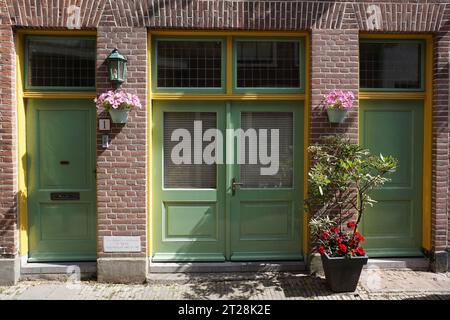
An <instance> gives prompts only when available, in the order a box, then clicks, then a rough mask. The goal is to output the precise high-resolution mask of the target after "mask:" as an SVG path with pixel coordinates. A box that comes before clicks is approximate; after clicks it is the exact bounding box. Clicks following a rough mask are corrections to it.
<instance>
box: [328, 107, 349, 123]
mask: <svg viewBox="0 0 450 320" xmlns="http://www.w3.org/2000/svg"><path fill="white" fill-rule="evenodd" d="M347 112H348V110H347V109H327V114H328V121H330V122H331V123H342V122H344V120H345V117H346V116H347Z"/></svg>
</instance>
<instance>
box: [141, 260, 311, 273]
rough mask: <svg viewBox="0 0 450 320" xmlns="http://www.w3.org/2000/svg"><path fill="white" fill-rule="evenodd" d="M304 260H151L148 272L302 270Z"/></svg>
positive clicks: (303, 269)
mask: <svg viewBox="0 0 450 320" xmlns="http://www.w3.org/2000/svg"><path fill="white" fill-rule="evenodd" d="M305 270H306V263H305V262H304V261H283V262H179V263H177V262H152V261H151V260H150V259H149V273H230V272H286V271H295V272H303V271H305Z"/></svg>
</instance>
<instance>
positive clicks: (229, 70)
mask: <svg viewBox="0 0 450 320" xmlns="http://www.w3.org/2000/svg"><path fill="white" fill-rule="evenodd" d="M226 52H227V57H226V62H227V63H226V81H227V83H226V93H227V95H231V94H233V37H232V36H227V50H226Z"/></svg>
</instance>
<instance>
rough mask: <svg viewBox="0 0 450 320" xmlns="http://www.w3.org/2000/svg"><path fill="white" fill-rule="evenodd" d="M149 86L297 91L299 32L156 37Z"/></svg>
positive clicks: (300, 79)
mask: <svg viewBox="0 0 450 320" xmlns="http://www.w3.org/2000/svg"><path fill="white" fill-rule="evenodd" d="M151 62H152V80H151V81H152V84H151V85H152V91H153V92H154V93H195V94H224V93H226V94H246V93H257V94H265V93H268V94H285V93H287V94H291V93H292V94H302V93H304V83H305V55H304V37H302V36H300V37H291V36H280V37H264V36H258V37H253V36H252V37H250V36H236V37H235V36H224V35H223V34H220V37H214V36H213V35H211V36H203V37H196V36H182V35H180V36H174V35H173V36H172V35H170V36H164V35H161V36H156V37H154V38H153V41H152V61H151Z"/></svg>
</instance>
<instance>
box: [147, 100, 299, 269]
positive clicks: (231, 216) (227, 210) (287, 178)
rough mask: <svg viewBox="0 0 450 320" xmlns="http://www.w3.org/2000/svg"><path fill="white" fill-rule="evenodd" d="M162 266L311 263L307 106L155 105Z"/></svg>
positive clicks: (156, 239)
mask: <svg viewBox="0 0 450 320" xmlns="http://www.w3.org/2000/svg"><path fill="white" fill-rule="evenodd" d="M152 130H153V131H152V132H153V138H152V153H153V155H152V161H153V168H152V172H153V174H152V203H153V214H152V216H153V219H152V242H153V257H152V258H153V260H154V261H225V260H232V261H249V260H254V261H257V260H296V259H302V241H301V240H302V236H301V230H302V217H303V212H302V202H303V190H302V184H303V103H302V102H299V101H295V102H280V101H276V102H271V101H258V102H222V101H211V102H198V101H192V102H191V101H186V102H164V101H157V102H154V103H153V129H152Z"/></svg>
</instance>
